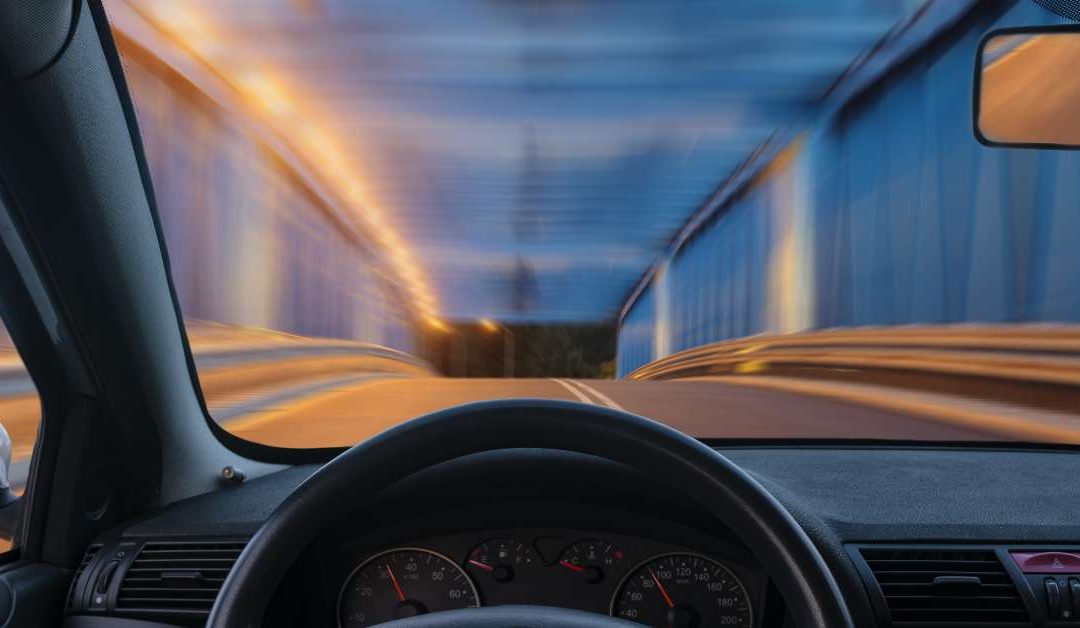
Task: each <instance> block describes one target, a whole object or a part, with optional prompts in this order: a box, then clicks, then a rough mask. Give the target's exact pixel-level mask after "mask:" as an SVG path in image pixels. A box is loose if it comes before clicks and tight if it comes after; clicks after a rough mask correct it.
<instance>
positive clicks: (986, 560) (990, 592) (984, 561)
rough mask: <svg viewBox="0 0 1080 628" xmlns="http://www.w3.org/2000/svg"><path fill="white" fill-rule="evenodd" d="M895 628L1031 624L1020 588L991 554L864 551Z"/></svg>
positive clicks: (984, 551) (981, 551) (930, 550)
mask: <svg viewBox="0 0 1080 628" xmlns="http://www.w3.org/2000/svg"><path fill="white" fill-rule="evenodd" d="M859 551H860V553H861V554H862V557H863V559H865V560H866V564H867V565H868V566H869V567H870V571H871V572H872V573H873V575H874V578H875V579H876V580H877V582H878V585H880V587H881V592H882V594H883V595H884V597H885V604H886V605H887V606H888V609H889V614H890V616H891V620H892V624H893V625H897V626H900V625H904V626H937V625H942V624H949V625H956V624H971V625H979V626H982V625H987V624H991V625H992V624H1007V623H1014V624H1015V623H1017V622H1025V621H1027V620H1028V614H1027V610H1026V609H1025V608H1024V603H1023V601H1021V599H1020V596H1019V594H1018V593H1017V590H1016V585H1015V583H1014V582H1013V580H1012V578H1011V577H1009V574H1008V573H1007V572H1006V571H1005V569H1004V567H1002V565H1001V561H999V560H998V557H997V555H995V554H994V552H993V550H990V549H959V548H957V549H944V548H942V549H936V548H899V549H893V548H889V549H886V548H865V547H864V548H861V549H860V550H859Z"/></svg>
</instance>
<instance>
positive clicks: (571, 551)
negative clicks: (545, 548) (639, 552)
mask: <svg viewBox="0 0 1080 628" xmlns="http://www.w3.org/2000/svg"><path fill="white" fill-rule="evenodd" d="M622 559H623V553H622V550H620V549H619V548H617V547H615V546H614V545H612V544H611V543H608V542H606V541H598V540H595V539H586V540H583V541H578V542H577V543H574V544H573V545H571V546H570V547H568V548H566V549H565V550H563V553H562V554H561V555H560V556H559V566H560V567H562V568H563V569H566V570H568V571H571V572H574V573H577V574H579V575H580V576H581V577H582V578H583V579H584V580H585V582H588V583H589V584H596V583H598V582H602V581H603V580H604V577H605V576H606V575H609V574H611V573H612V572H613V570H614V569H615V568H616V567H618V566H619V564H621V563H622Z"/></svg>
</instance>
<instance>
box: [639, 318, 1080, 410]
mask: <svg viewBox="0 0 1080 628" xmlns="http://www.w3.org/2000/svg"><path fill="white" fill-rule="evenodd" d="M748 374H752V375H766V376H769V375H771V376H782V377H798V378H803V379H823V380H833V381H836V380H840V381H850V382H857V383H869V384H878V385H886V386H892V387H898V388H908V389H917V390H925V391H929V392H935V393H946V394H955V395H960V396H967V397H978V398H982V399H992V400H997V401H1002V402H1008V403H1013V404H1018V405H1025V406H1033V407H1039V408H1043V409H1050V410H1060V411H1063V412H1076V411H1077V409H1080V325H1060V326H1059V325H974V324H970V325H969V324H964V325H940V326H929V325H928V326H923V325H911V326H901V327H862V328H849V329H834V330H822V331H810V332H802V333H794V334H783V335H760V336H752V337H748V338H742V339H738V340H730V341H725V342H717V343H713V344H708V345H704V346H701V347H697V348H694V349H688V350H686V351H681V352H678V353H675V354H673V355H670V356H667V357H665V358H662V359H659V360H656V361H654V362H652V363H649V364H647V365H644V366H642V367H640V368H638V369H636V370H635V371H633V372H632V373H630V374H629V375H628V376H627V377H628V379H634V380H665V379H686V378H696V377H717V376H732V377H735V376H739V375H748Z"/></svg>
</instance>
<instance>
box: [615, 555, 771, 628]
mask: <svg viewBox="0 0 1080 628" xmlns="http://www.w3.org/2000/svg"><path fill="white" fill-rule="evenodd" d="M668 556H693V557H694V558H701V559H704V560H707V561H709V562H711V563H715V564H717V565H719V566H720V568H721V569H723V570H724V571H726V572H728V575H729V576H731V577H732V579H734V580H735V582H737V583H738V584H739V586H740V587H742V590H743V595H745V596H746V602H747V604H746V607H747V608H748V609H749V610H750V625H751V626H757V624H756V623H754V620H755V615H756V613H755V612H754V598H753V596H752V595H750V589H747V588H746V583H744V582H743V581H742V578H740V577H739V576H738V574H736V573H735V570H734V569H732V568H731V567H730V566H729V565H728V564H727V563H725V562H724V561H722V560H720V559H718V558H715V557H713V556H707V555H705V554H699V553H698V552H678V551H676V552H663V553H661V554H656V555H654V556H650V557H648V558H646V559H645V560H643V561H641V562H639V563H637V564H636V565H634V566H633V567H631V568H630V570H629V571H627V572H626V575H624V576H623V577H622V579H620V580H619V584H618V585H617V586H616V587H615V592H614V593H612V594H611V604H610V605H609V606H608V616H610V617H617V616H616V615H615V604H617V603H618V601H619V596H620V594H622V590H623V587H624V586H626V583H627V581H629V580H630V576H633V575H634V574H636V573H637V572H638V570H640V569H641V568H642V567H644V566H645V565H648V564H649V563H651V562H653V561H654V560H660V559H661V558H667V557H668ZM626 621H633V620H630V619H628V620H626ZM635 623H637V622H635ZM642 625H645V624H642Z"/></svg>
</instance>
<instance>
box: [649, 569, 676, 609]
mask: <svg viewBox="0 0 1080 628" xmlns="http://www.w3.org/2000/svg"><path fill="white" fill-rule="evenodd" d="M649 575H650V576H652V581H653V582H655V583H656V586H657V587H658V588H659V589H660V595H663V596H664V601H665V602H667V605H668V608H675V603H674V602H672V601H671V596H670V595H668V594H667V589H665V588H664V583H662V582H660V578H657V577H656V574H655V573H654V572H653V570H652V567H649Z"/></svg>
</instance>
